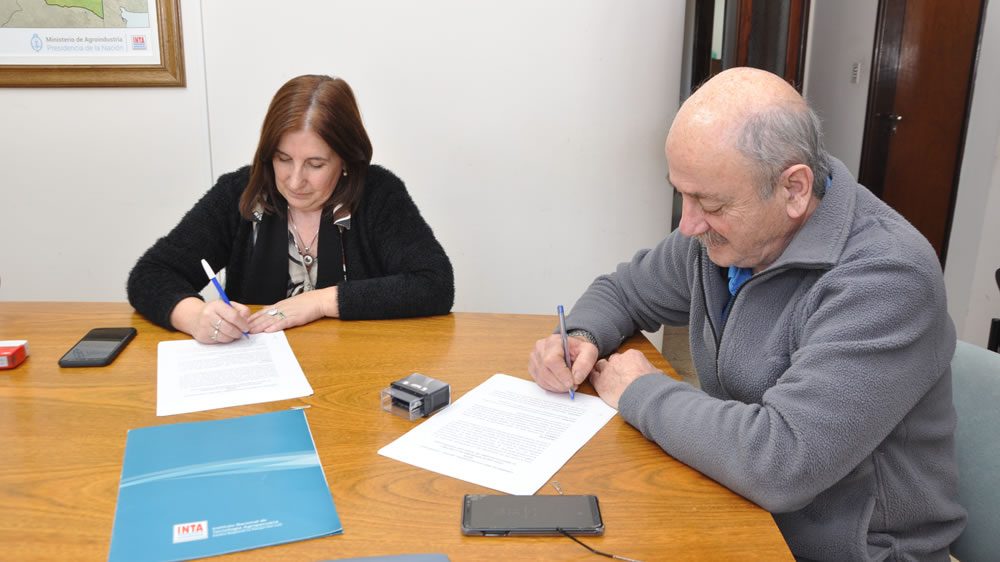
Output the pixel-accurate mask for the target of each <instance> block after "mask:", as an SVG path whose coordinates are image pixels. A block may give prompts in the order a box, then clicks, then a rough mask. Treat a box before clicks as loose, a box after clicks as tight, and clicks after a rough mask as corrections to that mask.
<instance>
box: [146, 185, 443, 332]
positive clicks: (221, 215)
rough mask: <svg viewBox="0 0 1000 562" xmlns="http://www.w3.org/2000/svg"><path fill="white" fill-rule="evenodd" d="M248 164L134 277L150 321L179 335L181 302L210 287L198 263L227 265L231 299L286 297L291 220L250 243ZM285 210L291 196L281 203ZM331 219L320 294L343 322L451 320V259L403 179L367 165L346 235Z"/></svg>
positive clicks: (270, 218)
mask: <svg viewBox="0 0 1000 562" xmlns="http://www.w3.org/2000/svg"><path fill="white" fill-rule="evenodd" d="M249 178H250V168H249V166H247V167H243V168H241V169H239V170H237V171H235V172H231V173H228V174H225V175H223V176H222V177H220V178H219V181H218V183H216V185H215V186H214V187H213V188H212V189H211V190H209V192H208V193H206V194H205V195H204V196H203V197H202V198H201V200H200V201H198V203H197V204H195V206H194V208H192V209H191V210H190V211H188V212H187V214H186V215H184V218H182V219H181V222H180V223H179V224H178V225H177V226H175V227H174V228H173V230H171V231H170V233H169V234H167V235H166V236H164V237H163V238H160V239H159V240H158V241H157V242H156V243H155V244H153V247H152V248H150V249H149V250H147V251H146V253H145V254H143V256H142V257H141V258H139V261H138V263H136V265H135V267H134V268H133V269H132V272H131V273H130V274H129V279H128V299H129V302H130V303H132V306H133V307H134V308H135V309H136V310H137V311H138V312H139V313H141V314H142V315H143V316H145V317H146V318H148V319H149V320H150V321H152V322H153V323H155V324H157V325H160V326H163V327H165V328H170V329H173V326H171V325H170V313H171V311H173V309H174V307H175V306H176V305H177V303H178V302H180V301H181V300H182V299H184V298H187V297H198V298H200V297H199V291H200V290H201V289H202V288H203V287H204V286H205V284H206V283H207V282H208V279H207V278H206V276H205V271H204V269H203V268H202V266H201V259H202V258H204V259H206V260H208V263H209V264H210V265H211V266H212V267H213V268H214V269H216V270H218V269H221V267H222V266H225V268H226V294H227V295H228V296H229V298H230V299H231V300H234V301H237V302H241V303H244V304H258V305H269V304H273V303H275V302H277V301H280V300H282V299H284V298H286V294H287V286H288V285H287V283H288V238H287V230H288V227H287V221H286V218H285V217H284V216H278V215H274V214H267V215H264V216H263V218H262V219H261V221H260V225H259V227H258V233H257V240H256V243H254V242H253V222H252V221H249V220H246V219H244V218H243V217H241V216H240V214H239V200H240V196H241V195H242V194H243V190H244V189H245V188H246V186H247V183H248V181H249ZM278 197H279V199H280V203H279V204H281V205H283V204H284V199H281V198H280V195H279V196H278ZM340 236H341V232H340V229H339V228H337V226H336V225H334V224H333V219H332V218H330V217H328V216H326V215H324V217H323V220H322V223H321V226H320V232H319V252H320V253H319V256H318V257H317V264H318V267H319V272H318V279H317V283H316V285H317V288H324V287H330V286H334V285H336V286H337V287H338V291H337V298H338V304H339V308H340V317H341V318H342V319H344V320H364V319H379V318H402V317H412V316H429V315H434V314H447V313H448V312H449V311H450V310H451V307H452V304H453V303H454V299H455V278H454V272H453V271H452V267H451V262H450V261H449V260H448V256H447V255H446V254H445V252H444V249H443V248H442V247H441V244H440V243H438V241H437V239H436V238H435V237H434V233H433V232H432V231H431V228H430V226H429V225H428V224H427V222H426V221H424V219H423V217H421V216H420V212H419V211H418V210H417V207H416V205H415V204H414V203H413V200H412V199H411V198H410V195H409V194H408V193H407V191H406V187H405V186H404V185H403V182H402V181H401V180H400V179H399V178H397V177H396V176H395V175H393V173H392V172H390V171H388V170H386V169H385V168H382V167H380V166H374V165H373V166H369V168H368V170H367V174H366V178H365V187H364V193H363V195H362V197H361V202H360V204H359V205H358V208H357V209H356V210H355V211H354V212H353V213H352V215H351V227H350V229H345V230H344V232H343V249H344V260H345V261H346V264H347V280H346V281H345V280H344V272H343V267H342V264H341V250H340V249H341V240H340Z"/></svg>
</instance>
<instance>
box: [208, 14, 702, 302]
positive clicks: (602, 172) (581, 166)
mask: <svg viewBox="0 0 1000 562" xmlns="http://www.w3.org/2000/svg"><path fill="white" fill-rule="evenodd" d="M203 13H204V18H205V29H206V34H205V38H206V39H205V53H206V62H205V65H206V72H207V75H208V99H209V108H210V113H209V115H210V124H211V132H212V134H211V137H212V163H213V169H214V172H215V173H216V174H220V173H223V172H225V171H228V170H230V169H233V168H236V167H238V166H240V165H242V164H244V163H246V162H248V161H249V159H250V157H251V156H252V155H253V151H254V148H255V143H256V138H257V134H258V132H259V129H260V122H261V120H262V119H263V115H264V112H265V110H266V109H267V104H268V102H269V100H270V97H271V95H272V94H273V93H274V91H275V90H276V89H277V88H278V87H279V86H280V85H281V84H282V83H283V82H284V81H285V80H287V79H289V78H291V77H293V76H295V75H298V74H301V73H306V72H313V73H327V74H333V75H337V76H340V77H343V78H344V79H346V80H347V81H348V82H349V83H350V84H351V86H352V87H353V88H354V90H355V93H356V95H357V97H358V102H359V104H360V106H361V111H362V115H363V116H364V119H365V123H366V126H367V128H368V132H369V135H370V136H371V138H372V143H373V145H374V147H375V156H374V162H376V163H380V164H382V165H384V166H386V167H388V168H389V169H391V170H393V171H394V172H396V173H397V174H398V175H399V176H400V177H401V178H402V179H403V180H404V181H405V182H406V183H407V186H408V188H409V189H410V191H411V193H412V195H413V197H414V199H415V200H416V202H417V204H418V206H419V207H420V208H421V210H422V212H423V213H424V215H425V216H426V218H427V219H428V221H429V222H430V224H431V226H432V227H433V228H434V230H435V232H436V234H437V235H438V237H439V238H440V239H441V241H442V244H443V245H444V247H445V249H446V250H447V251H448V253H449V255H450V256H451V258H452V261H453V263H454V266H455V274H456V286H457V295H456V303H455V309H456V310H460V311H500V312H525V313H546V314H550V313H553V312H554V310H555V305H556V304H559V303H564V304H566V305H567V306H568V305H570V304H572V303H573V302H574V301H575V300H576V298H577V297H578V296H579V295H580V293H582V292H583V290H584V289H585V288H586V286H587V285H588V284H589V283H590V281H592V280H593V278H594V276H596V275H597V274H599V273H601V272H605V271H608V270H610V269H612V268H613V267H614V265H615V264H616V263H618V262H619V261H622V260H625V259H628V258H630V257H631V255H632V253H633V252H634V251H635V250H636V249H638V248H640V247H643V246H650V245H652V244H654V243H655V242H657V241H658V240H659V239H660V238H662V237H663V236H664V235H666V233H667V232H668V231H669V216H670V214H669V213H670V193H669V190H668V188H667V184H666V181H665V180H664V176H665V174H666V164H665V162H664V158H663V141H664V138H665V136H666V131H667V126H668V124H669V121H670V119H671V118H672V116H673V113H674V111H675V110H676V107H677V94H676V92H677V91H678V82H679V79H680V65H681V56H680V52H681V36H682V26H683V19H684V9H683V6H682V5H680V4H678V3H669V2H657V1H654V0H648V1H642V2H631V3H629V4H628V5H627V9H626V8H624V7H623V5H620V4H616V3H610V2H578V1H573V0H564V1H551V2H535V1H531V0H517V1H511V0H506V1H477V2H467V1H465V0H439V1H436V2H426V1H425V2H403V1H400V2H330V3H317V2H286V3H283V4H282V9H281V10H272V9H267V10H263V9H262V10H255V9H245V8H242V7H241V8H240V9H239V10H232V8H231V7H227V6H225V5H224V4H222V3H217V2H205V3H204V4H203ZM306 14H308V16H307V17H304V16H306ZM259 30H267V33H263V34H262V33H260V31H259ZM237 52H239V55H238V56H237V54H236V53H237Z"/></svg>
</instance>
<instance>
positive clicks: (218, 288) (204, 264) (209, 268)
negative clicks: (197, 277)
mask: <svg viewBox="0 0 1000 562" xmlns="http://www.w3.org/2000/svg"><path fill="white" fill-rule="evenodd" d="M201 266H202V267H203V268H205V275H208V278H209V279H211V280H212V284H213V285H215V290H216V291H219V297H220V298H222V302H224V303H226V304H228V305H229V308H232V307H233V303H231V302H229V297H227V296H226V292H225V291H223V290H222V285H219V280H218V279H217V278H216V277H215V272H214V271H212V266H210V265H208V262H207V261H206V260H205V258H202V259H201ZM243 335H244V336H246V337H248V338H249V337H250V335H249V334H247V333H246V332H243Z"/></svg>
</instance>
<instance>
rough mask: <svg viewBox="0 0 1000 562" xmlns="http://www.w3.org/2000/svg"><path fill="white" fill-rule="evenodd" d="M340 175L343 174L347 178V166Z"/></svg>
mask: <svg viewBox="0 0 1000 562" xmlns="http://www.w3.org/2000/svg"><path fill="white" fill-rule="evenodd" d="M340 175H342V176H344V177H345V178H346V177H347V168H344V171H343V172H341V173H340Z"/></svg>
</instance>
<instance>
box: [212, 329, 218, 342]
mask: <svg viewBox="0 0 1000 562" xmlns="http://www.w3.org/2000/svg"><path fill="white" fill-rule="evenodd" d="M218 337H219V329H218V328H216V329H215V333H214V334H212V341H217V340H216V338H218Z"/></svg>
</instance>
